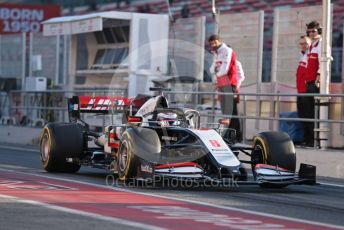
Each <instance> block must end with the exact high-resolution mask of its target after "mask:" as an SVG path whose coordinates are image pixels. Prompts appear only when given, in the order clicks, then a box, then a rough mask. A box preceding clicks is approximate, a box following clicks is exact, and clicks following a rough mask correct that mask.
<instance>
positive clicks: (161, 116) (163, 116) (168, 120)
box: [157, 112, 180, 127]
mask: <svg viewBox="0 0 344 230" xmlns="http://www.w3.org/2000/svg"><path fill="white" fill-rule="evenodd" d="M177 118H178V116H177V114H175V113H170V112H164V113H158V118H157V120H158V125H160V126H165V127H166V126H176V125H179V124H180V121H178V119H177Z"/></svg>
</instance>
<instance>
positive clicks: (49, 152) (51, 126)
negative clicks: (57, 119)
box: [40, 123, 84, 173]
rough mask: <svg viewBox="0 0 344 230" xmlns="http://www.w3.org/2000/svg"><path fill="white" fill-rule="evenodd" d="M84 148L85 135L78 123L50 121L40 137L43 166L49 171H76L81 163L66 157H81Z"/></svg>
mask: <svg viewBox="0 0 344 230" xmlns="http://www.w3.org/2000/svg"><path fill="white" fill-rule="evenodd" d="M83 149H84V137H83V133H82V130H81V129H80V127H79V126H78V125H77V124H72V123H48V124H47V125H46V126H44V128H43V130H42V133H41V139H40V152H41V160H42V165H43V168H44V169H45V170H46V171H48V172H64V173H75V172H77V171H78V170H79V169H80V165H79V164H75V163H70V162H67V161H66V158H80V157H81V156H82V153H83Z"/></svg>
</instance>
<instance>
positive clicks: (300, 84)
mask: <svg viewBox="0 0 344 230" xmlns="http://www.w3.org/2000/svg"><path fill="white" fill-rule="evenodd" d="M307 58H308V55H307V53H306V52H300V59H299V65H298V67H297V70H296V88H297V92H298V93H306V92H307V84H306V79H305V75H306V71H307Z"/></svg>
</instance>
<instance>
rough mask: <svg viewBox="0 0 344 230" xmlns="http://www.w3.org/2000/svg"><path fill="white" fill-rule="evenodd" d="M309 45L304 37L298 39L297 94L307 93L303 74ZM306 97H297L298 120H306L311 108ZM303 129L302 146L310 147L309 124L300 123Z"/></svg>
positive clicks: (305, 68)
mask: <svg viewBox="0 0 344 230" xmlns="http://www.w3.org/2000/svg"><path fill="white" fill-rule="evenodd" d="M310 45H311V40H310V38H309V37H307V36H306V35H302V36H301V37H300V39H299V47H300V53H299V55H300V56H299V65H298V67H297V70H296V89H297V93H307V84H306V79H305V74H306V71H307V59H308V52H309V47H310ZM307 99H308V97H305V96H297V113H298V117H299V118H307V114H308V110H312V109H313V108H309V107H308V106H309V105H308V104H307V101H308V100H307ZM302 124H303V127H304V143H303V145H310V144H311V142H312V139H313V137H312V136H311V135H310V134H311V133H312V132H311V131H309V129H310V128H312V127H310V128H308V125H309V122H302Z"/></svg>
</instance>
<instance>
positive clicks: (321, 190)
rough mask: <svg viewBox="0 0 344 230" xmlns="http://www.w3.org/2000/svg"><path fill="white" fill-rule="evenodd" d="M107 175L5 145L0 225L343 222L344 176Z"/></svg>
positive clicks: (328, 225)
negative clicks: (173, 180)
mask: <svg viewBox="0 0 344 230" xmlns="http://www.w3.org/2000/svg"><path fill="white" fill-rule="evenodd" d="M107 175H108V174H107V172H105V171H103V170H98V169H92V168H87V167H82V168H81V170H80V171H79V172H78V173H76V174H61V173H47V172H45V171H44V170H42V168H41V163H40V157H39V152H38V150H37V149H31V148H30V147H25V148H20V147H19V148H18V147H11V146H4V145H1V146H0V229H2V230H4V229H37V230H40V229H49V230H55V229H190V228H194V229H218V228H221V229H223V228H225V229H227V228H229V229H333V228H335V229H344V218H343V217H344V180H338V179H337V180H333V179H329V178H320V179H319V182H320V184H319V185H316V186H306V185H298V186H297V185H293V186H289V187H287V188H284V189H262V188H259V187H258V186H256V185H238V186H237V185H236V184H231V185H227V186H226V187H218V186H215V187H208V186H207V187H204V185H203V186H202V185H197V186H195V185H193V187H191V186H189V185H186V186H178V187H175V186H174V185H173V184H172V185H171V184H170V185H169V186H168V185H161V184H160V185H158V186H155V187H147V186H140V185H134V184H129V185H124V184H122V183H117V182H116V181H115V180H113V178H112V177H111V176H108V177H107ZM106 178H107V179H108V180H106ZM114 182H115V183H114Z"/></svg>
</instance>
